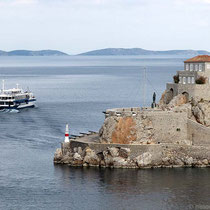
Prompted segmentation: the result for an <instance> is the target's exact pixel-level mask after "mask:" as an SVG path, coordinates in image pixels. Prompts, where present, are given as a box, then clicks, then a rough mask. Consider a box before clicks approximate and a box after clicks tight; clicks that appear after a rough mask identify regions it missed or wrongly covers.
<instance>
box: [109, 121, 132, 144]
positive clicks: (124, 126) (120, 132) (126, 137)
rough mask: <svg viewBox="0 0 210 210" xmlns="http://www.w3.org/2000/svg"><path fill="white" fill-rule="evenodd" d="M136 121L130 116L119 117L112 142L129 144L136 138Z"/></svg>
mask: <svg viewBox="0 0 210 210" xmlns="http://www.w3.org/2000/svg"><path fill="white" fill-rule="evenodd" d="M135 126H136V123H135V121H134V119H133V118H132V117H120V118H119V121H118V122H117V124H116V126H115V129H114V131H113V132H112V142H111V143H118V144H129V143H131V142H132V141H135V140H136V127H135Z"/></svg>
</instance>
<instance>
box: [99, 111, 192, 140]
mask: <svg viewBox="0 0 210 210" xmlns="http://www.w3.org/2000/svg"><path fill="white" fill-rule="evenodd" d="M187 128H188V127H187V113H179V112H177V113H175V112H173V111H162V110H160V109H140V108H123V109H109V110H107V111H106V112H105V121H104V124H103V126H102V128H101V129H100V132H99V135H100V141H101V142H104V143H119V144H123V143H126V144H158V143H179V144H189V142H188V141H187V137H188V134H187Z"/></svg>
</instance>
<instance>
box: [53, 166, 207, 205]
mask: <svg viewBox="0 0 210 210" xmlns="http://www.w3.org/2000/svg"><path fill="white" fill-rule="evenodd" d="M54 169H55V176H56V177H59V180H60V181H61V182H60V184H61V186H65V187H66V186H68V187H69V189H70V188H71V189H72V186H73V185H74V184H75V183H76V182H77V181H78V180H80V181H79V182H80V183H77V184H82V185H83V186H85V187H84V189H85V190H87V191H86V193H87V192H91V191H92V189H94V191H95V192H94V193H95V194H97V193H96V192H97V191H98V192H100V193H102V194H103V195H104V197H103V199H104V201H103V202H105V201H106V202H108V203H109V204H107V205H108V206H110V205H114V206H116V205H117V206H119V207H120V208H123V207H126V209H138V207H139V205H140V206H141V208H146V209H148V208H149V209H162V208H164V209H180V208H184V209H186V208H188V209H194V208H199V205H200V206H201V205H205V206H206V208H207V207H208V205H209V209H210V200H209V196H207V195H209V194H210V180H209V173H210V169H192V168H186V169H183V168H180V169H179V168H177V169H147V170H137V169H104V168H71V167H69V166H57V165H56V166H55V168H54ZM78 186H79V185H78ZM84 189H83V190H84ZM106 202H105V203H106Z"/></svg>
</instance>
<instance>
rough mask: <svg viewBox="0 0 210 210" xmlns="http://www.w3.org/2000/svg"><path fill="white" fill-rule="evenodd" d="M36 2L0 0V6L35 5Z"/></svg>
mask: <svg viewBox="0 0 210 210" xmlns="http://www.w3.org/2000/svg"><path fill="white" fill-rule="evenodd" d="M37 3H38V0H8V1H5V0H0V6H5V7H6V6H9V7H10V6H18V5H33V4H37Z"/></svg>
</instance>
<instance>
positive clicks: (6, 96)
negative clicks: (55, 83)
mask: <svg viewBox="0 0 210 210" xmlns="http://www.w3.org/2000/svg"><path fill="white" fill-rule="evenodd" d="M35 101H36V98H35V96H34V95H33V93H32V92H30V91H29V90H27V91H23V89H21V88H19V85H18V84H17V87H16V88H12V89H7V90H6V89H5V85H4V81H3V83H2V89H1V92H0V109H23V108H29V107H34V106H35Z"/></svg>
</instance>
